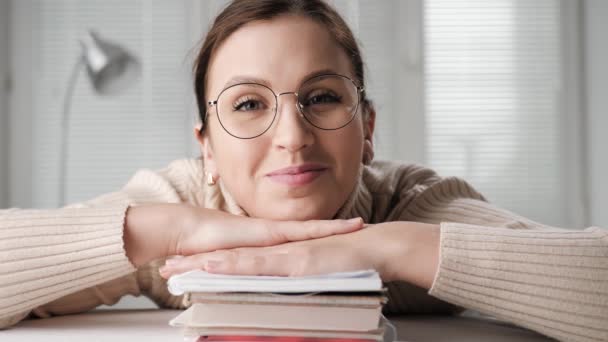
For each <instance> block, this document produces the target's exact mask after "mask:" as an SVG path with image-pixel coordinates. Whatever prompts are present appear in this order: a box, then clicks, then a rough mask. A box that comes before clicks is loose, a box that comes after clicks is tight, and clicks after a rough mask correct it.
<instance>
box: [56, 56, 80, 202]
mask: <svg viewBox="0 0 608 342" xmlns="http://www.w3.org/2000/svg"><path fill="white" fill-rule="evenodd" d="M84 62H85V61H84V55H80V56H79V57H78V60H77V61H76V63H74V66H73V67H72V72H71V74H70V78H69V80H68V86H67V88H66V91H65V94H64V96H63V112H62V116H61V135H60V138H61V141H60V148H61V150H60V153H59V195H58V202H59V206H64V205H65V204H66V187H67V184H66V179H67V170H68V168H67V164H68V145H69V144H68V143H69V135H70V108H71V105H72V98H73V95H74V89H75V88H76V82H77V81H78V75H80V68H81V67H82V66H83V65H84Z"/></svg>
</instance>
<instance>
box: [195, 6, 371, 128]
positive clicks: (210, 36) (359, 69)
mask: <svg viewBox="0 0 608 342" xmlns="http://www.w3.org/2000/svg"><path fill="white" fill-rule="evenodd" d="M287 14H291V15H301V16H305V17H307V18H310V19H312V20H314V21H315V22H317V23H319V24H321V25H323V26H325V27H326V28H327V30H328V31H329V33H330V34H331V36H332V37H333V38H334V39H335V40H336V42H337V43H338V44H339V45H340V46H341V47H342V48H343V49H344V51H345V52H346V55H347V56H348V57H349V58H350V61H351V64H352V67H353V72H354V74H355V77H356V80H357V81H358V82H359V85H361V86H365V84H364V77H363V60H362V58H361V53H360V51H359V46H358V44H357V41H356V40H355V37H354V36H353V33H352V32H351V30H350V28H349V27H348V25H347V24H346V22H345V21H344V19H342V17H341V16H340V14H338V12H336V10H335V9H333V8H332V7H331V6H329V5H328V4H327V3H325V2H324V1H322V0H233V1H232V2H231V3H230V4H229V5H228V6H227V7H226V8H225V9H224V10H223V11H222V12H221V13H220V14H219V15H218V16H217V17H216V18H215V21H214V22H213V25H212V26H211V29H210V30H209V32H208V33H207V36H206V37H205V41H204V42H203V45H202V47H201V50H200V52H199V54H198V56H197V58H196V60H195V62H194V69H193V72H194V91H195V95H196V102H197V104H198V113H199V117H200V119H201V123H202V127H201V133H202V132H203V128H204V127H205V119H206V110H207V101H206V99H205V98H206V94H205V81H206V78H207V69H208V68H209V62H210V61H211V57H212V55H213V52H214V51H215V49H217V47H218V46H219V45H220V44H221V43H222V42H223V41H224V40H226V38H228V36H230V35H231V34H232V33H234V32H235V31H236V30H238V29H239V28H240V27H242V26H243V25H245V24H247V23H250V22H252V21H258V20H270V19H273V18H276V17H278V16H281V15H287ZM363 94H364V95H363V96H364V97H363V99H362V102H361V103H362V104H363V106H364V110H365V108H366V107H367V106H369V105H370V103H369V101H368V100H366V99H365V93H363Z"/></svg>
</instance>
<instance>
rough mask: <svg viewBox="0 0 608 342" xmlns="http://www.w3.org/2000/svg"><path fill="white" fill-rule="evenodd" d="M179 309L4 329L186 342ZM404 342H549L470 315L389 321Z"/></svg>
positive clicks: (30, 336) (62, 337)
mask: <svg viewBox="0 0 608 342" xmlns="http://www.w3.org/2000/svg"><path fill="white" fill-rule="evenodd" d="M180 312H181V311H179V310H103V311H102V310H97V311H91V312H88V313H83V314H78V315H70V316H60V317H53V318H48V319H35V320H26V321H23V322H21V323H19V325H17V326H16V327H14V328H11V329H9V330H5V331H0V340H2V342H17V341H19V342H22V341H37V340H41V341H45V342H55V341H62V342H63V341H68V340H69V341H78V340H79V339H81V340H82V341H86V342H97V341H100V342H102V341H112V342H122V341H129V342H132V341H134V340H136V339H137V340H138V341H141V342H156V341H181V340H182V339H181V331H180V330H179V329H177V328H173V327H170V326H169V325H168V322H169V320H170V319H171V318H173V317H175V316H177V315H178V314H179V313H180ZM389 319H390V320H391V321H392V322H393V324H394V325H395V326H396V327H397V330H398V337H399V341H492V342H500V341H550V340H549V339H548V338H546V337H543V336H541V335H538V334H536V333H534V332H532V331H529V330H525V329H520V328H517V327H514V326H511V325H506V324H502V323H497V322H494V321H489V320H484V319H476V318H470V317H458V316H457V317H453V316H401V317H389Z"/></svg>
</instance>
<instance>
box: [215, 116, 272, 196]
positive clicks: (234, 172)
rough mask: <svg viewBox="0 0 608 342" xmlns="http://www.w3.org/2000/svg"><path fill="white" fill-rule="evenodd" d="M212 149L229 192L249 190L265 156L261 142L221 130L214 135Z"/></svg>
mask: <svg viewBox="0 0 608 342" xmlns="http://www.w3.org/2000/svg"><path fill="white" fill-rule="evenodd" d="M214 128H215V127H214ZM219 129H222V128H221V127H219ZM213 150H214V158H215V163H216V166H217V169H218V173H219V174H220V177H221V178H222V181H223V182H224V184H226V185H227V186H228V189H229V190H230V191H231V192H234V191H247V190H246V189H245V188H247V189H249V190H250V189H251V186H252V184H253V181H254V179H253V177H254V176H255V172H256V170H257V169H258V168H259V165H260V164H261V162H262V161H263V158H264V156H265V153H264V150H263V144H261V142H260V141H256V142H255V143H252V141H250V140H242V139H237V138H234V137H232V136H230V135H228V134H225V132H223V131H222V132H219V133H217V134H215V135H214V144H213Z"/></svg>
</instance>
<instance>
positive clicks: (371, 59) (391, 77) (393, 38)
mask: <svg viewBox="0 0 608 342" xmlns="http://www.w3.org/2000/svg"><path fill="white" fill-rule="evenodd" d="M330 3H331V4H332V5H333V6H334V7H335V8H336V9H337V10H338V12H340V14H341V15H342V16H343V17H344V19H345V20H346V21H347V23H348V24H349V26H350V28H351V30H352V31H353V33H354V34H355V37H356V39H357V41H358V42H359V44H360V48H361V53H362V55H363V62H364V63H365V73H366V75H365V78H366V85H365V92H366V96H367V97H368V98H369V99H371V100H372V102H373V104H374V107H375V109H376V113H377V116H376V129H375V134H374V149H375V155H376V158H377V159H389V160H402V161H415V162H423V161H424V160H423V158H424V156H423V153H422V151H423V150H424V147H423V146H422V143H421V140H423V136H422V131H423V130H422V127H423V119H424V118H423V116H424V113H423V112H422V107H423V99H422V96H421V92H422V89H421V88H422V86H421V81H422V60H421V48H422V46H420V45H421V44H420V40H421V38H422V37H419V35H420V32H421V20H420V16H421V13H422V10H421V8H420V7H421V5H420V3H421V0H400V1H395V0H390V1H389V0H387V1H366V0H333V1H331V2H330Z"/></svg>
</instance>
